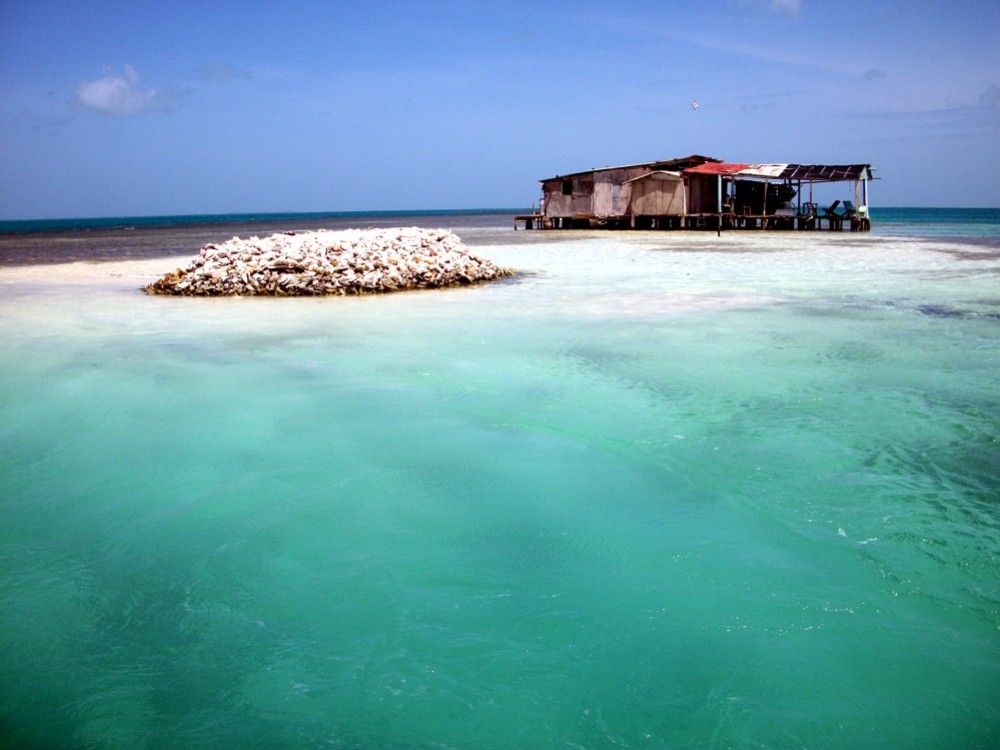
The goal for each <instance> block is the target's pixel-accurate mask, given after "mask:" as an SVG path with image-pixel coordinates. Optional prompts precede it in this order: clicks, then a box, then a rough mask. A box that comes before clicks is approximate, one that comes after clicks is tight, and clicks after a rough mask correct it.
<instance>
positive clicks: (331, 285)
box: [143, 227, 514, 296]
mask: <svg viewBox="0 0 1000 750" xmlns="http://www.w3.org/2000/svg"><path fill="white" fill-rule="evenodd" d="M513 275H514V272H513V271H511V270H510V269H507V268H501V267H500V266H497V265H496V264H494V263H493V262H491V261H489V260H485V259H482V258H477V257H476V256H475V255H472V254H471V253H470V252H469V251H468V250H467V249H466V248H465V246H464V245H463V244H462V241H461V240H460V239H459V238H458V237H457V236H456V235H455V234H453V233H452V232H450V231H448V230H445V229H421V228H418V227H394V228H391V229H363V230H362V229H348V230H343V231H336V232H334V231H331V230H328V229H321V230H319V231H316V232H284V233H281V234H274V235H271V236H270V237H266V238H264V239H261V238H259V237H251V238H250V239H246V240H243V239H240V238H239V237H233V238H232V239H231V240H228V241H227V242H223V243H221V244H210V245H206V246H205V247H204V248H203V249H202V251H201V253H200V254H198V255H196V256H195V257H194V258H193V259H192V260H191V261H190V262H189V263H188V264H187V265H186V266H185V267H184V268H178V269H177V270H176V271H172V272H170V273H168V274H167V275H166V276H164V277H163V278H161V279H158V280H157V281H154V282H153V283H152V284H150V285H148V286H145V287H143V291H144V292H147V293H149V294H181V295H233V296H235V295H245V296H255V295H256V296H260V295H269V296H294V295H323V294H336V295H346V294H370V293H377V292H394V291H399V290H403V289H427V288H431V287H440V286H450V285H454V284H471V283H474V282H477V281H487V280H490V279H498V278H501V277H504V276H513Z"/></svg>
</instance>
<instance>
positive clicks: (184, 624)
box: [0, 235, 1000, 748]
mask: <svg viewBox="0 0 1000 750" xmlns="http://www.w3.org/2000/svg"><path fill="white" fill-rule="evenodd" d="M586 237H587V236H585V239H581V240H578V241H572V242H565V241H559V242H557V241H552V242H545V241H535V242H533V243H529V244H525V245H497V246H495V247H488V248H478V249H477V250H478V251H479V252H482V253H483V254H485V255H488V256H490V257H492V258H494V259H496V260H498V261H501V262H503V263H507V264H509V265H514V266H516V267H518V268H521V269H524V270H526V271H528V272H529V273H525V274H523V275H522V276H520V277H518V278H516V279H513V280H511V281H507V282H501V283H496V284H493V285H490V286H484V287H478V288H473V289H461V290H449V291H439V292H430V293H412V294H402V295H394V296H386V297H371V298H364V299H329V300H177V299H160V298H147V297H145V296H143V295H141V294H139V293H137V292H135V291H134V290H135V287H136V286H137V285H138V283H139V281H141V280H137V279H136V278H134V277H133V276H130V275H128V273H130V272H129V271H128V269H127V268H126V267H125V266H101V265H97V266H94V265H89V266H87V265H81V266H76V267H63V268H60V269H55V270H54V269H52V268H49V269H44V270H41V271H33V270H31V269H12V270H8V271H6V272H4V273H3V275H2V276H0V282H2V287H3V288H2V296H0V315H2V317H0V320H2V322H3V328H2V334H0V487H2V501H0V593H2V601H3V608H2V609H0V657H2V658H0V684H2V685H3V686H4V688H3V690H2V692H0V739H2V740H3V744H4V745H5V746H6V745H10V746H18V745H21V746H37V747H59V746H75V747H94V748H116V747H130V748H135V747H149V748H159V747H220V748H221V747H235V746H247V747H251V746H252V747H288V748H298V747H333V748H431V747H434V748H438V747H445V748H449V747H455V748H513V747H518V748H535V747H537V748H549V747H585V748H602V747H632V748H660V747H707V748H728V747H734V748H743V747H769V748H770V747H789V748H792V747H795V748H798V747H810V748H825V747H871V748H899V747H990V746H993V745H995V744H996V743H997V740H998V739H1000V725H998V720H1000V708H998V704H997V696H998V695H1000V638H998V636H1000V632H998V627H1000V586H998V582H1000V569H998V565H997V563H998V543H997V530H998V525H1000V524H998V521H1000V512H998V494H1000V493H998V489H1000V469H998V466H1000V437H998V436H1000V432H998V423H1000V409H998V406H1000V403H998V402H1000V398H998V397H1000V387H998V383H997V375H996V373H997V372H998V368H1000V346H998V344H1000V325H998V323H1000V320H998V318H997V315H998V313H1000V301H998V295H997V293H996V272H997V269H998V267H1000V263H998V261H997V260H996V259H995V258H993V257H991V256H990V255H989V254H985V253H982V252H979V251H977V252H976V253H973V254H971V255H970V254H969V251H968V249H967V248H964V249H963V248H960V247H952V246H949V245H947V244H942V245H933V246H932V245H928V244H926V243H917V242H910V241H906V242H904V241H902V240H894V239H882V238H867V239H865V240H864V241H863V242H864V243H868V245H869V246H867V247H865V246H864V245H858V244H854V241H853V240H850V239H844V238H826V237H823V238H818V239H816V240H812V239H810V242H811V243H813V245H812V246H810V247H805V246H804V243H803V241H802V240H800V239H798V237H794V236H791V237H780V238H779V237H768V238H744V237H735V236H731V237H728V238H727V237H723V238H721V239H716V238H714V237H708V238H705V237H701V236H699V237H695V238H693V237H683V238H676V237H667V238H664V237H663V236H662V235H630V236H629V237H627V238H622V237H615V236H610V237H609V236H608V235H595V236H594V237H589V238H586ZM168 265H169V264H168ZM162 266H163V264H162V263H161V264H159V265H157V264H155V263H153V264H152V266H150V265H148V264H147V265H146V266H143V268H145V269H149V268H153V269H155V271H163V270H166V268H165V267H162ZM123 269H124V270H123ZM155 271H154V272H155ZM112 273H115V274H126V275H110V274H112ZM42 274H50V275H51V276H49V277H48V279H47V280H42Z"/></svg>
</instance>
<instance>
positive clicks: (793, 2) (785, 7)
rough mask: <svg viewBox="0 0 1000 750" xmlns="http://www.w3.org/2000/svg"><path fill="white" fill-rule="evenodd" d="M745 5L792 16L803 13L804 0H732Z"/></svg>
mask: <svg viewBox="0 0 1000 750" xmlns="http://www.w3.org/2000/svg"><path fill="white" fill-rule="evenodd" d="M730 2H731V3H732V2H735V4H736V5H741V6H744V7H753V8H762V9H765V10H769V11H772V12H774V13H785V14H786V15H789V16H791V17H792V18H798V17H799V16H801V15H802V0H730Z"/></svg>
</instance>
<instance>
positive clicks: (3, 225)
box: [0, 208, 528, 234]
mask: <svg viewBox="0 0 1000 750" xmlns="http://www.w3.org/2000/svg"><path fill="white" fill-rule="evenodd" d="M526 211H528V209H526V208H448V209H433V210H409V211H407V210H393V211H301V212H287V213H232V214H165V215H162V216H104V217H87V218H75V219H11V220H3V221H0V234H23V233H28V232H72V231H78V230H79V231H86V230H92V229H136V228H139V227H143V228H145V227H149V228H155V227H179V226H200V225H219V224H249V223H254V224H256V223H266V222H288V221H314V220H317V219H338V220H343V219H352V218H358V219H363V218H376V219H385V218H404V217H408V216H412V217H419V218H423V219H426V218H428V217H434V216H445V217H454V216H503V215H507V214H511V215H513V214H521V213H525V212H526Z"/></svg>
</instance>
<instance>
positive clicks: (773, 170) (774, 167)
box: [740, 164, 788, 177]
mask: <svg viewBox="0 0 1000 750" xmlns="http://www.w3.org/2000/svg"><path fill="white" fill-rule="evenodd" d="M787 168H788V165H787V164H748V165H747V168H746V169H744V170H742V171H741V172H740V174H741V175H744V176H746V177H781V173H782V172H784V171H785V169H787Z"/></svg>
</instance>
